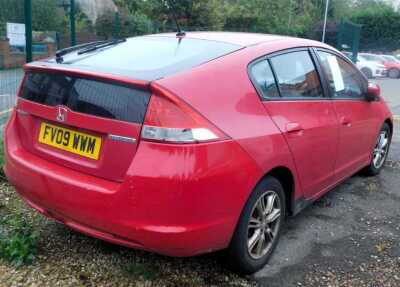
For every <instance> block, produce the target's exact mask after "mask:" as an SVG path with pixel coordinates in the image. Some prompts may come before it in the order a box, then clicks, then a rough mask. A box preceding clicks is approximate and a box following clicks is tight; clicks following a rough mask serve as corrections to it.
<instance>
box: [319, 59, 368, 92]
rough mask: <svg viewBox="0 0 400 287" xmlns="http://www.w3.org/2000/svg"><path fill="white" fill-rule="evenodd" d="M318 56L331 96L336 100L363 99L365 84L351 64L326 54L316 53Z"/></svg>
mask: <svg viewBox="0 0 400 287" xmlns="http://www.w3.org/2000/svg"><path fill="white" fill-rule="evenodd" d="M318 55H319V58H320V61H321V65H322V68H323V69H324V72H325V74H326V78H327V81H328V83H329V89H330V93H331V95H333V96H334V97H336V98H361V97H363V95H364V92H363V91H364V90H365V89H366V85H367V83H366V81H365V80H363V78H362V77H361V75H360V72H359V71H358V70H357V69H356V68H355V67H354V66H353V65H352V64H350V63H348V62H346V61H345V60H343V59H342V58H340V57H337V56H336V55H334V54H331V53H328V52H323V51H318Z"/></svg>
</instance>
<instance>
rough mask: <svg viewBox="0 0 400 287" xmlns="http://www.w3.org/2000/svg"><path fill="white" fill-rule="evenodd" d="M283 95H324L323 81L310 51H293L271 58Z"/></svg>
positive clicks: (288, 96) (291, 96)
mask: <svg viewBox="0 0 400 287" xmlns="http://www.w3.org/2000/svg"><path fill="white" fill-rule="evenodd" d="M271 63H272V66H273V68H274V71H275V73H276V76H277V81H278V84H279V89H280V91H281V96H282V97H287V98H299V97H300V98H316V97H323V93H322V88H321V82H320V80H319V77H318V73H317V71H316V69H315V66H314V63H313V61H312V59H311V57H310V54H309V52H308V51H299V52H291V53H287V54H283V55H278V56H275V57H273V58H271Z"/></svg>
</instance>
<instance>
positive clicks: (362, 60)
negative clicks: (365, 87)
mask: <svg viewBox="0 0 400 287" xmlns="http://www.w3.org/2000/svg"><path fill="white" fill-rule="evenodd" d="M356 65H357V68H358V69H359V70H360V71H361V72H363V74H364V75H365V76H366V77H367V78H368V79H370V78H377V77H385V76H386V74H387V70H386V68H385V66H384V65H383V64H382V60H381V59H380V58H379V57H378V56H376V57H375V55H371V54H364V53H362V54H358V57H357V63H356Z"/></svg>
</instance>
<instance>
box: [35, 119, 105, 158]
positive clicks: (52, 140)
mask: <svg viewBox="0 0 400 287" xmlns="http://www.w3.org/2000/svg"><path fill="white" fill-rule="evenodd" d="M39 142H40V143H42V144H46V145H49V146H52V147H55V148H58V149H62V150H65V151H68V152H71V153H74V154H78V155H80V156H84V157H87V158H90V159H95V160H97V159H99V154H100V147H101V138H100V137H95V136H92V135H88V134H86V133H81V132H77V131H74V130H71V129H66V128H62V127H59V126H55V125H52V124H49V123H44V122H43V123H41V124H40V133H39Z"/></svg>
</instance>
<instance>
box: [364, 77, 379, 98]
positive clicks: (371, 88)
mask: <svg viewBox="0 0 400 287" xmlns="http://www.w3.org/2000/svg"><path fill="white" fill-rule="evenodd" d="M380 95H381V88H380V87H379V85H378V84H375V83H371V82H369V83H368V88H367V93H366V94H365V99H366V100H367V101H368V102H373V101H376V100H378V99H379V96H380Z"/></svg>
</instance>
